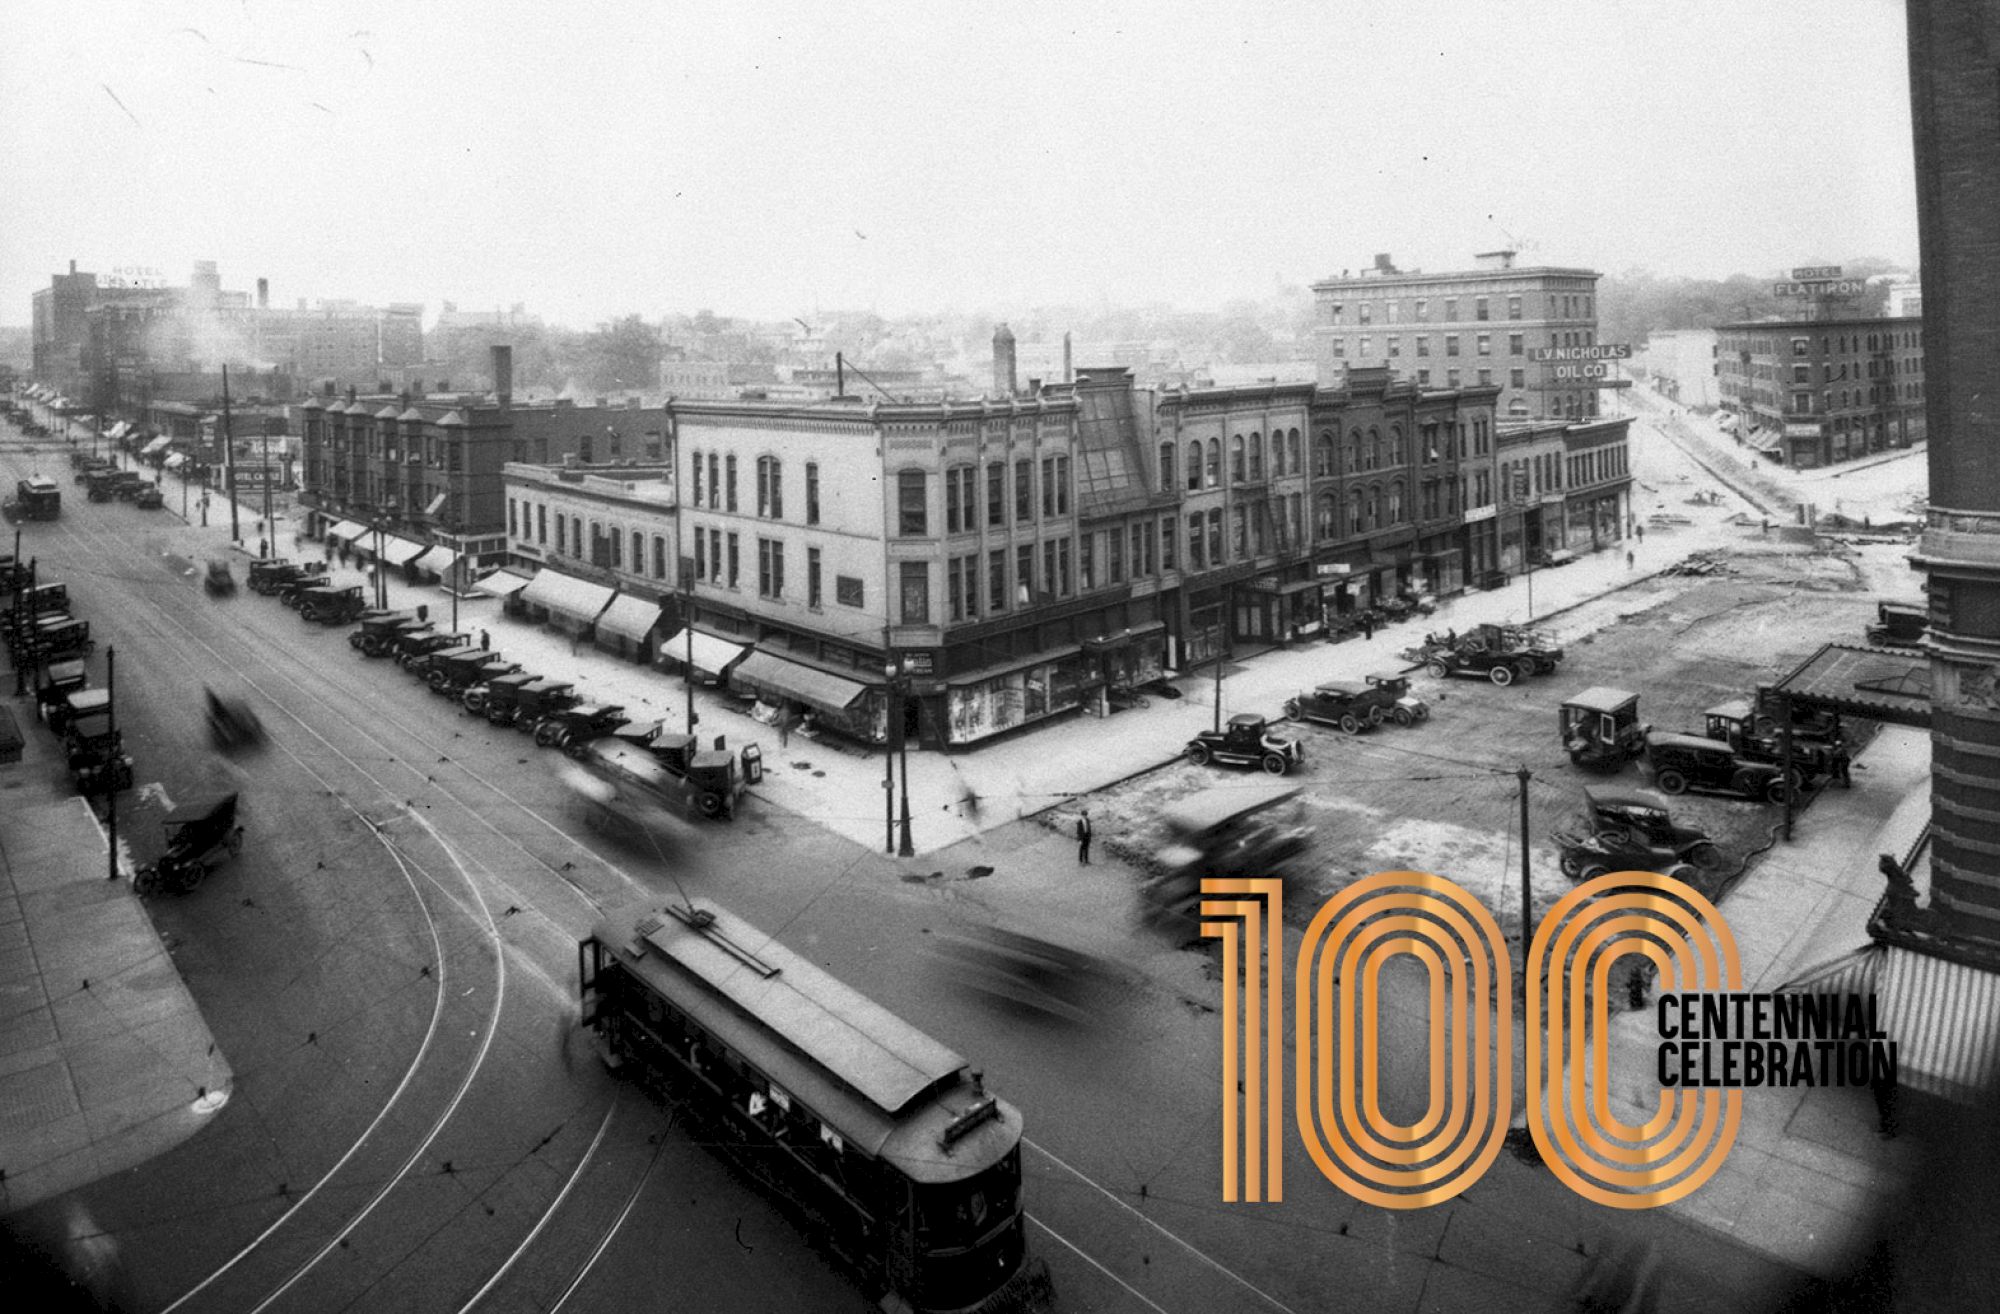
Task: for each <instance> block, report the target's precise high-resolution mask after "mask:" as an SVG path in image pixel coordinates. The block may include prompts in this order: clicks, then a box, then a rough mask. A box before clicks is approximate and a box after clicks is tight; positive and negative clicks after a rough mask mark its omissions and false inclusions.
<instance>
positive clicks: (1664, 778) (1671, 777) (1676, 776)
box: [1653, 767, 1688, 794]
mask: <svg viewBox="0 0 2000 1314" xmlns="http://www.w3.org/2000/svg"><path fill="white" fill-rule="evenodd" d="M1687 787H1688V781H1687V777H1686V776H1685V775H1683V774H1682V773H1681V772H1679V771H1676V770H1674V769H1673V768H1672V767H1667V768H1666V769H1665V770H1662V771H1655V772H1654V773H1653V788H1655V789H1657V790H1659V791H1660V792H1661V793H1662V794H1685V793H1687Z"/></svg>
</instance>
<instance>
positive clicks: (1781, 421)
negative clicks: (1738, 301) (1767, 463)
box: [1715, 317, 1927, 468]
mask: <svg viewBox="0 0 2000 1314" xmlns="http://www.w3.org/2000/svg"><path fill="white" fill-rule="evenodd" d="M1715 372H1716V382H1717V387H1718V391H1719V393H1720V395H1721V400H1722V406H1723V409H1724V410H1726V411H1727V412H1728V413H1729V414H1730V415H1731V416H1732V417H1733V418H1734V420H1735V424H1736V434H1737V437H1738V438H1740V439H1741V440H1742V441H1743V442H1744V444H1745V445H1747V446H1749V447H1752V448H1754V449H1756V450H1758V451H1761V452H1765V453H1768V454H1770V455H1771V456H1773V457H1774V458H1776V459H1778V460H1780V461H1782V462H1784V463H1785V464H1786V465H1792V466H1799V467H1801V468H1812V467H1816V466H1826V465H1834V464H1837V463H1839V462H1841V461H1851V460H1853V459H1854V458H1855V457H1858V456H1866V455H1868V454H1869V453H1871V452H1880V451H1886V450H1888V449H1891V448H1897V447H1908V446H1910V445H1911V444H1913V443H1917V442H1921V441H1923V439H1924V437H1925V435H1926V433H1927V425H1926V422H1925V418H1924V400H1925V399H1924V325H1923V320H1921V319H1919V318H1915V317H1900V318H1892V319H1845V320H1837V319H1808V320H1768V321H1762V322H1758V323H1751V324H1723V325H1721V326H1719V327H1718V328H1717V329H1716V354H1715Z"/></svg>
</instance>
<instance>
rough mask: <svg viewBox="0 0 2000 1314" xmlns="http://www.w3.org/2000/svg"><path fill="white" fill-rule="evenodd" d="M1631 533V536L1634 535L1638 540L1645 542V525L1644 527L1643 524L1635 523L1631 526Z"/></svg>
mask: <svg viewBox="0 0 2000 1314" xmlns="http://www.w3.org/2000/svg"><path fill="white" fill-rule="evenodd" d="M1632 534H1633V536H1634V537H1636V538H1637V539H1638V540H1639V541H1640V542H1641V543H1643V542H1645V541H1646V527H1645V526H1644V525H1635V526H1633V528H1632Z"/></svg>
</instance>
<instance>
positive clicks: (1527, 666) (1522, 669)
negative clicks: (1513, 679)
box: [1514, 657, 1542, 680]
mask: <svg viewBox="0 0 2000 1314" xmlns="http://www.w3.org/2000/svg"><path fill="white" fill-rule="evenodd" d="M1541 669H1542V668H1541V666H1540V665H1539V664H1538V663H1537V662H1536V661H1535V660H1534V659H1533V658H1531V657H1523V658H1522V659H1521V660H1520V661H1518V662H1515V663H1514V674H1516V675H1518V676H1520V677H1521V678H1522V679H1523V680H1525V679H1527V678H1528V677H1529V676H1532V675H1534V674H1536V673H1537V672H1539V671H1540V670H1541Z"/></svg>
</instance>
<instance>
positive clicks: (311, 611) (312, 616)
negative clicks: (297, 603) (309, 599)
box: [299, 604, 319, 621]
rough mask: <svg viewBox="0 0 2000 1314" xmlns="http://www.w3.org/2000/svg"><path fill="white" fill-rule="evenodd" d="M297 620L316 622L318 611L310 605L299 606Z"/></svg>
mask: <svg viewBox="0 0 2000 1314" xmlns="http://www.w3.org/2000/svg"><path fill="white" fill-rule="evenodd" d="M299 619H300V620H302V621H316V620H318V619H319V611H318V610H317V609H316V608H314V607H313V606H311V605H310V604H307V605H305V606H301V607H300V608H299Z"/></svg>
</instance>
